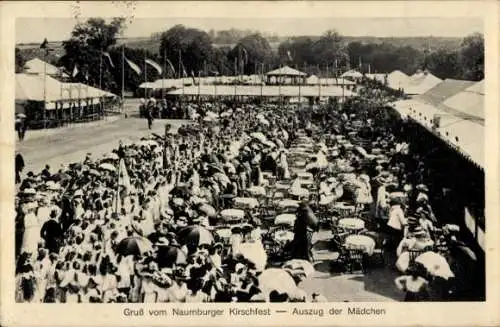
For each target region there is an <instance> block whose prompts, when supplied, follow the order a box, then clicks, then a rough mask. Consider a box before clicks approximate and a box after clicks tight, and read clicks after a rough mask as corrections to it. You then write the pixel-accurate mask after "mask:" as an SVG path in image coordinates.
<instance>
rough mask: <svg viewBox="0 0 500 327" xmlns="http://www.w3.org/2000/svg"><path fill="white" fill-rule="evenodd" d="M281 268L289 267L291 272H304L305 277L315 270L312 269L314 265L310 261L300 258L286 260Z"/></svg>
mask: <svg viewBox="0 0 500 327" xmlns="http://www.w3.org/2000/svg"><path fill="white" fill-rule="evenodd" d="M282 268H283V269H290V270H291V272H292V274H293V273H294V272H304V275H305V276H306V277H311V276H312V275H313V274H314V272H315V271H316V270H315V269H314V266H313V265H312V263H310V262H309V261H307V260H302V259H292V260H289V261H287V262H285V264H284V265H283V267H282Z"/></svg>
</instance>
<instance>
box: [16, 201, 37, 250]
mask: <svg viewBox="0 0 500 327" xmlns="http://www.w3.org/2000/svg"><path fill="white" fill-rule="evenodd" d="M37 208H38V205H37V203H36V202H28V203H27V204H26V205H25V206H24V210H25V214H24V234H23V241H22V248H21V251H22V252H27V253H36V252H37V249H38V242H39V241H40V222H39V221H38V218H37V216H36V210H37Z"/></svg>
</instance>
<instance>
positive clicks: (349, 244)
mask: <svg viewBox="0 0 500 327" xmlns="http://www.w3.org/2000/svg"><path fill="white" fill-rule="evenodd" d="M344 245H345V247H346V248H347V249H349V250H363V252H365V253H366V254H368V255H372V254H373V250H374V249H375V240H374V239H373V238H371V237H369V236H366V235H349V236H347V237H346V239H345V242H344Z"/></svg>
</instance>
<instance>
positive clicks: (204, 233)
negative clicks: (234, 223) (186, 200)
mask: <svg viewBox="0 0 500 327" xmlns="http://www.w3.org/2000/svg"><path fill="white" fill-rule="evenodd" d="M179 237H180V238H181V239H180V241H181V243H183V244H185V245H186V246H187V247H188V249H190V250H195V249H196V248H197V247H198V246H200V245H210V244H212V243H213V242H214V237H213V235H212V233H211V232H210V231H209V230H208V229H206V228H205V227H201V226H188V227H186V228H184V229H182V230H181V231H180V233H179Z"/></svg>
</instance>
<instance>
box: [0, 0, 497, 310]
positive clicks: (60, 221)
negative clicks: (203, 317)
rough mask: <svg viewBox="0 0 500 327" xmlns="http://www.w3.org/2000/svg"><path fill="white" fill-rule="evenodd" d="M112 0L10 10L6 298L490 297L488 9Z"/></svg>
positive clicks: (98, 300) (116, 300) (222, 300)
mask: <svg viewBox="0 0 500 327" xmlns="http://www.w3.org/2000/svg"><path fill="white" fill-rule="evenodd" d="M122 5H123V6H125V7H126V9H127V10H128V14H127V15H117V17H109V16H108V15H106V16H102V17H101V16H98V15H94V16H89V17H84V16H80V15H78V13H77V14H75V15H74V17H22V16H21V17H18V18H16V24H15V31H13V32H12V33H14V34H15V77H13V79H12V83H13V84H15V106H11V107H9V106H8V105H7V106H6V107H5V108H12V110H15V114H14V116H15V121H13V122H12V124H11V128H12V130H14V131H15V132H14V133H15V134H14V135H15V154H14V156H15V158H13V159H14V160H15V171H12V174H15V195H14V197H15V198H14V199H13V200H12V201H13V202H14V203H15V204H14V205H15V216H13V217H8V216H6V217H2V219H6V220H9V219H10V220H12V221H15V223H13V224H12V230H11V231H10V233H12V234H15V236H14V237H13V238H14V239H15V246H14V245H13V246H12V247H11V250H10V251H11V252H12V253H13V256H14V258H15V261H14V262H13V263H12V264H15V278H14V283H15V285H14V292H13V294H12V295H11V297H12V301H15V302H16V303H30V304H35V303H36V304H49V303H58V304H63V303H65V304H76V303H100V304H109V303H134V304H137V303H148V304H150V303H214V302H215V303H219V302H220V303H262V302H264V303H286V302H297V303H317V304H319V303H328V302H464V301H468V302H471V301H472V302H483V301H486V264H485V262H486V260H485V257H486V252H487V251H486V246H485V237H486V226H485V225H486V223H485V216H486V214H485V207H486V205H485V202H486V201H485V198H486V192H485V170H486V159H485V157H486V153H487V151H486V148H485V137H486V130H485V121H486V114H485V103H486V102H485V93H486V92H485V90H486V88H485V41H484V34H485V30H484V29H485V28H484V26H485V22H484V20H483V19H482V18H480V17H479V18H478V17H451V18H450V17H404V16H401V17H366V16H363V17H324V15H323V16H318V17H317V18H314V17H305V18H302V17H276V18H272V17H259V16H255V17H253V18H245V19H239V18H238V17H230V16H228V15H224V16H221V17H220V18H216V17H212V16H210V17H209V16H207V17H183V16H178V17H165V18H161V17H157V16H155V17H151V18H147V17H135V16H134V14H133V13H134V9H135V8H136V6H137V7H140V6H141V5H142V4H141V3H140V2H133V1H130V2H123V4H122ZM12 51H14V49H12ZM9 110H11V109H9ZM495 142H496V141H495ZM2 160H3V159H2ZM62 308H63V307H62ZM180 308H185V309H182V310H186V311H188V310H189V308H188V307H180ZM310 308H313V306H311V307H310ZM304 314H306V313H304Z"/></svg>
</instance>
